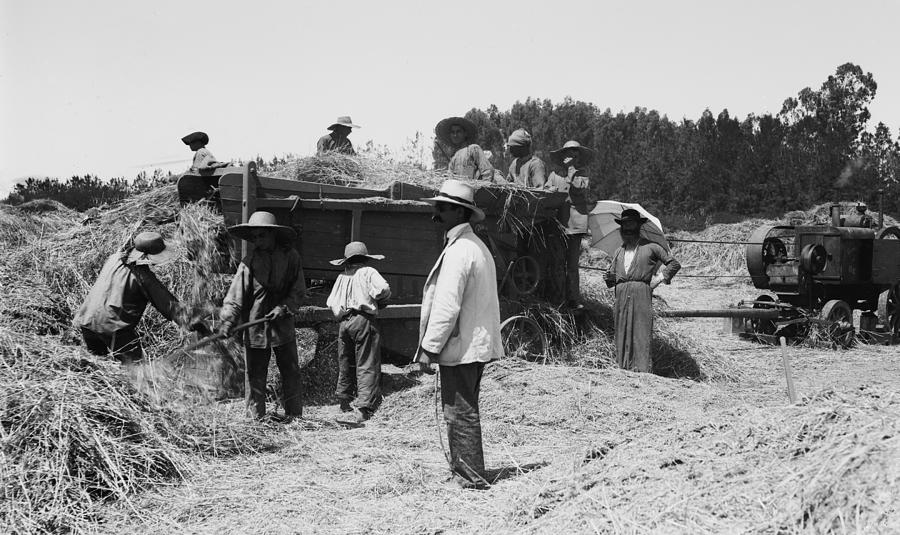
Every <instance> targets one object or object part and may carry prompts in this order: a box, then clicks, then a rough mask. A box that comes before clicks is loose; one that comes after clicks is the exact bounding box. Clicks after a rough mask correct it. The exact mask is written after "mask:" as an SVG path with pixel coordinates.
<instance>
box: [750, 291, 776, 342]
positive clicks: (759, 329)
mask: <svg viewBox="0 0 900 535" xmlns="http://www.w3.org/2000/svg"><path fill="white" fill-rule="evenodd" d="M775 302H776V299H775V298H774V297H772V296H771V295H766V294H763V295H760V296H759V297H757V298H756V301H754V303H753V308H757V309H770V308H774V306H773V305H767V304H766V303H775ZM750 328H751V329H753V332H754V333H757V334H775V322H774V321H773V320H770V319H751V320H750Z"/></svg>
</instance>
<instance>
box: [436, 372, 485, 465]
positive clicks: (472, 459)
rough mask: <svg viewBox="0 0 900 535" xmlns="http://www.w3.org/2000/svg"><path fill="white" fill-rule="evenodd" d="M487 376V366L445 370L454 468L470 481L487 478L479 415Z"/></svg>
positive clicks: (444, 393) (443, 397) (443, 393)
mask: <svg viewBox="0 0 900 535" xmlns="http://www.w3.org/2000/svg"><path fill="white" fill-rule="evenodd" d="M483 373H484V363H483V362H473V363H472V364H460V365H458V366H441V402H442V403H443V406H444V421H446V422H447V442H448V443H449V445H450V467H451V469H452V470H453V472H454V473H456V474H459V475H460V476H462V477H464V478H466V479H468V480H470V481H477V480H478V478H479V477H484V449H483V447H482V445H481V414H480V413H479V411H478V393H479V391H480V390H481V376H482V374H483Z"/></svg>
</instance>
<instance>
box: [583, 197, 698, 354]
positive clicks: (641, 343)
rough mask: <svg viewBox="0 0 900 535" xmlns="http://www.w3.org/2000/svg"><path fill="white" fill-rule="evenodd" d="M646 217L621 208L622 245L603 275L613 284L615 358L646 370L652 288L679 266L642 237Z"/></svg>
mask: <svg viewBox="0 0 900 535" xmlns="http://www.w3.org/2000/svg"><path fill="white" fill-rule="evenodd" d="M597 208H598V209H599V208H600V206H598V207H597ZM595 211H596V209H595ZM648 221H649V219H648V218H647V217H643V216H642V215H641V213H640V212H639V211H637V210H636V209H634V208H627V209H625V210H623V211H622V215H621V216H620V217H618V218H616V219H615V222H616V223H617V224H618V225H619V226H620V232H621V239H622V245H621V246H620V247H619V248H618V249H616V251H615V253H613V256H612V264H611V265H610V267H609V270H608V271H607V272H606V274H605V275H604V280H605V282H606V285H607V286H608V287H610V288H615V293H616V304H615V310H614V312H613V317H614V320H615V330H616V361H617V362H618V364H619V367H621V368H624V369H627V370H632V371H637V372H649V371H650V370H651V368H652V361H651V359H650V333H651V331H652V330H653V307H652V306H651V302H650V298H651V295H652V292H653V290H654V289H655V288H656V287H657V286H659V285H660V284H661V283H663V282H664V283H666V284H669V283H670V282H671V281H672V277H674V276H675V274H676V273H678V270H679V269H681V264H679V263H678V261H677V260H675V259H674V258H673V257H672V255H670V254H669V252H668V251H667V250H666V248H665V247H663V246H662V245H660V244H659V243H655V242H652V241H649V240H647V239H645V238H642V236H641V227H642V226H644V224H646V223H647V222H648ZM597 239H598V240H599V237H597ZM660 264H663V265H665V267H664V268H663V269H662V271H661V272H659V271H657V268H658V267H659V265H660Z"/></svg>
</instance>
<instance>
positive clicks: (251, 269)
mask: <svg viewBox="0 0 900 535" xmlns="http://www.w3.org/2000/svg"><path fill="white" fill-rule="evenodd" d="M228 232H230V233H231V234H232V235H233V236H236V237H238V238H240V239H242V240H246V241H248V242H250V243H251V244H252V245H253V250H252V251H251V252H250V253H249V254H248V255H247V256H246V257H245V258H244V259H243V260H242V261H241V264H240V265H239V266H238V269H237V273H235V274H234V279H232V281H231V287H230V288H229V289H228V294H227V295H226V296H225V300H224V302H223V303H222V310H221V312H220V318H221V320H222V325H221V327H220V328H219V332H220V333H222V334H225V335H231V334H232V333H233V328H234V326H235V324H237V323H246V322H249V321H254V320H258V319H263V318H265V319H267V320H268V321H266V322H265V323H260V324H258V325H254V326H252V327H250V328H249V329H247V330H246V331H244V332H243V333H241V335H242V336H243V339H244V351H245V355H246V363H247V380H246V382H245V390H246V392H245V399H246V402H247V412H248V414H249V415H250V416H251V417H255V418H257V419H262V418H263V417H265V415H266V375H267V374H268V370H269V359H270V358H271V353H272V352H273V351H274V353H275V361H276V363H277V364H278V370H279V371H280V372H281V381H282V386H283V388H284V398H283V405H284V414H285V417H286V419H288V420H290V419H293V418H295V417H300V416H302V415H303V404H302V403H303V401H302V399H301V392H300V359H299V357H298V355H297V337H296V334H295V332H294V318H293V317H292V315H293V314H294V313H296V311H297V307H298V306H299V305H300V301H301V300H302V299H303V298H304V297H305V294H306V282H305V280H304V277H303V266H302V264H301V261H300V253H298V252H297V250H296V249H295V248H294V247H293V245H292V244H293V240H294V238H295V237H296V233H295V232H294V230H293V229H292V228H290V227H286V226H283V225H279V224H278V223H277V222H276V220H275V216H274V215H273V214H271V213H270V212H261V211H260V212H254V213H253V215H251V216H250V220H249V221H247V223H244V224H241V225H235V226H233V227H230V228H229V229H228Z"/></svg>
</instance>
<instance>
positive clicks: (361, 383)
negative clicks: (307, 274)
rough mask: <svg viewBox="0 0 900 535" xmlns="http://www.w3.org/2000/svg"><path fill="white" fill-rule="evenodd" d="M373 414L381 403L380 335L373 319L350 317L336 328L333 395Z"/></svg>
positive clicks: (362, 316) (355, 315) (361, 316)
mask: <svg viewBox="0 0 900 535" xmlns="http://www.w3.org/2000/svg"><path fill="white" fill-rule="evenodd" d="M354 391H355V393H356V403H355V405H356V406H357V407H358V408H360V409H366V410H368V411H370V412H371V411H374V410H375V409H376V408H377V407H378V403H379V402H380V401H381V331H380V330H379V329H378V321H377V320H376V319H375V318H374V317H370V316H367V315H364V314H354V315H352V316H349V317H348V318H346V319H344V320H343V321H341V324H340V326H339V327H338V380H337V389H336V390H335V392H334V393H335V395H336V396H337V398H338V399H340V400H341V401H348V402H349V401H352V400H353V394H354Z"/></svg>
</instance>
